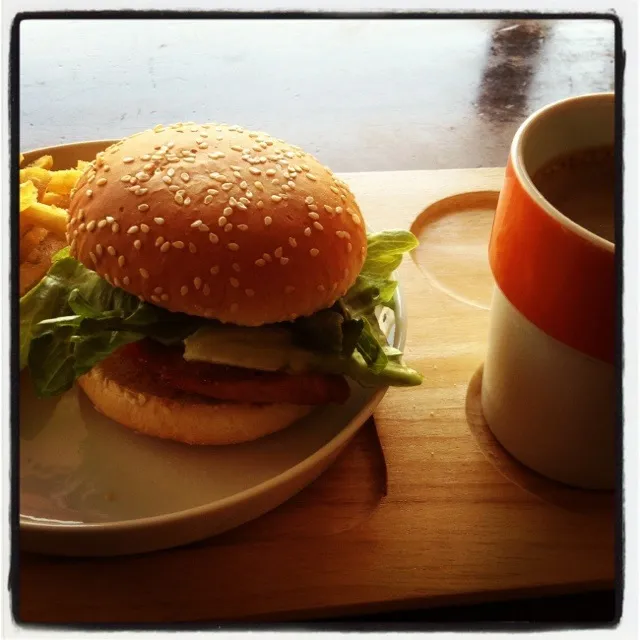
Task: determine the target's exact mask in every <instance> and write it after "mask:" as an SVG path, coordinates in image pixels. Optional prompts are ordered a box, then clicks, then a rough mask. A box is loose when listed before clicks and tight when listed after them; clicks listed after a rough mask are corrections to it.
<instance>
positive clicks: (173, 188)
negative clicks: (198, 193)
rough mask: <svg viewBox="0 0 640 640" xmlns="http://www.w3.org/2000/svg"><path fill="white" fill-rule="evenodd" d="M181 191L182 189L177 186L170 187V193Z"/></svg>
mask: <svg viewBox="0 0 640 640" xmlns="http://www.w3.org/2000/svg"><path fill="white" fill-rule="evenodd" d="M179 190H180V187H179V186H178V185H177V184H172V185H171V186H170V187H169V191H172V192H173V193H175V192H176V191H179Z"/></svg>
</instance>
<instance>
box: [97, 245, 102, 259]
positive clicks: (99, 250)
mask: <svg viewBox="0 0 640 640" xmlns="http://www.w3.org/2000/svg"><path fill="white" fill-rule="evenodd" d="M96 253H97V254H98V255H99V256H101V255H102V245H101V244H97V245H96Z"/></svg>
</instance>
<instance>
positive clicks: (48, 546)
mask: <svg viewBox="0 0 640 640" xmlns="http://www.w3.org/2000/svg"><path fill="white" fill-rule="evenodd" d="M109 142H110V141H95V142H83V143H79V144H72V145H63V146H59V147H52V148H49V149H40V150H36V151H33V152H31V153H29V154H25V156H26V160H27V161H29V160H30V159H31V158H33V157H37V156H38V155H40V154H43V153H49V154H51V155H52V156H53V157H54V168H65V167H70V166H75V163H76V161H77V160H78V159H82V160H90V159H92V158H93V157H94V156H95V154H96V153H97V152H98V151H99V150H101V149H104V148H105V147H106V146H107V145H108V144H109ZM396 303H397V307H396V317H395V323H394V322H393V318H391V324H390V333H389V337H390V338H391V342H392V343H393V345H394V346H396V347H398V348H399V349H402V348H403V346H404V338H405V330H406V322H405V318H404V314H403V310H402V300H401V296H400V295H399V294H398V295H397V298H396ZM390 315H393V314H390ZM394 324H395V326H391V325H394ZM385 392H386V388H382V389H377V390H370V389H369V390H366V389H361V388H359V387H355V386H354V387H352V395H351V398H350V399H349V401H348V402H347V403H346V404H345V405H342V406H328V407H323V408H320V409H318V410H316V411H315V412H313V413H312V414H310V415H309V416H307V417H305V418H304V419H302V420H300V421H298V422H297V423H296V424H294V425H292V426H291V427H289V428H288V429H285V430H284V431H280V432H278V433H275V434H273V435H270V436H267V437H264V438H262V439H260V440H256V441H254V442H249V443H246V444H240V445H230V446H224V447H197V446H189V445H183V444H179V443H174V442H169V441H162V440H159V439H155V438H149V437H147V436H143V435H138V434H136V433H134V432H132V431H130V430H129V429H126V428H124V427H122V426H121V425H119V424H117V423H116V422H114V421H112V420H109V419H108V418H105V417H104V416H102V415H101V414H99V413H98V412H96V411H95V410H94V408H93V407H92V405H91V403H90V401H89V400H88V399H87V397H86V396H85V395H84V394H83V393H82V391H81V390H80V389H78V388H74V389H73V390H71V391H69V392H67V393H66V394H64V395H63V396H61V397H59V398H54V399H45V400H42V399H38V398H36V397H35V395H34V393H33V391H32V388H31V384H30V380H29V378H28V376H27V375H24V376H23V377H22V379H21V384H20V534H21V545H22V548H23V549H25V550H31V551H37V552H42V553H51V554H59V555H76V556H86V555H94V556H95V555H103V556H104V555H117V554H128V553H140V552H147V551H153V550H157V549H163V548H168V547H173V546H178V545H182V544H186V543H189V542H194V541H196V540H201V539H203V538H206V537H208V536H211V535H214V534H217V533H221V532H223V531H226V530H228V529H231V528H233V527H236V526H238V525H240V524H242V523H244V522H247V521H249V520H251V519H254V518H257V517H258V516H260V515H262V514H263V513H265V512H267V511H269V510H270V509H273V508H275V507H276V506H278V505H280V504H282V503H283V502H284V501H286V500H288V499H289V498H290V497H291V496H293V495H294V494H295V493H297V492H298V491H300V490H301V489H302V488H304V487H305V486H306V485H308V484H309V483H310V482H311V481H313V480H314V479H315V478H317V477H318V476H319V475H320V474H321V473H322V472H323V471H324V470H325V469H326V468H327V467H328V466H329V465H330V464H331V462H333V460H334V459H335V458H336V457H337V455H338V454H339V453H340V451H342V449H343V448H344V447H345V445H346V444H347V443H348V442H349V441H350V440H351V438H352V437H353V436H354V435H355V433H356V432H357V430H358V429H359V428H360V426H362V424H363V423H364V422H365V421H366V420H367V418H368V417H369V416H370V415H371V414H372V413H373V410H374V409H375V407H376V406H377V404H378V403H379V402H380V400H381V399H382V397H383V396H384V394H385Z"/></svg>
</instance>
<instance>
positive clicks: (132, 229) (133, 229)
mask: <svg viewBox="0 0 640 640" xmlns="http://www.w3.org/2000/svg"><path fill="white" fill-rule="evenodd" d="M139 230H140V228H139V227H138V225H137V224H134V225H132V226H130V227H129V229H128V230H127V233H128V234H129V235H131V234H133V233H138V231H139Z"/></svg>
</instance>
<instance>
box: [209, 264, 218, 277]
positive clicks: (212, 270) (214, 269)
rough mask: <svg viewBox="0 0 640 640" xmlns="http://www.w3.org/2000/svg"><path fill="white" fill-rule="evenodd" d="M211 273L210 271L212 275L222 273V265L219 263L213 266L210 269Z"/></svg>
mask: <svg viewBox="0 0 640 640" xmlns="http://www.w3.org/2000/svg"><path fill="white" fill-rule="evenodd" d="M209 273H210V274H211V275H212V276H215V275H217V274H218V273H220V267H218V266H217V265H216V266H213V267H211V269H209Z"/></svg>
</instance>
